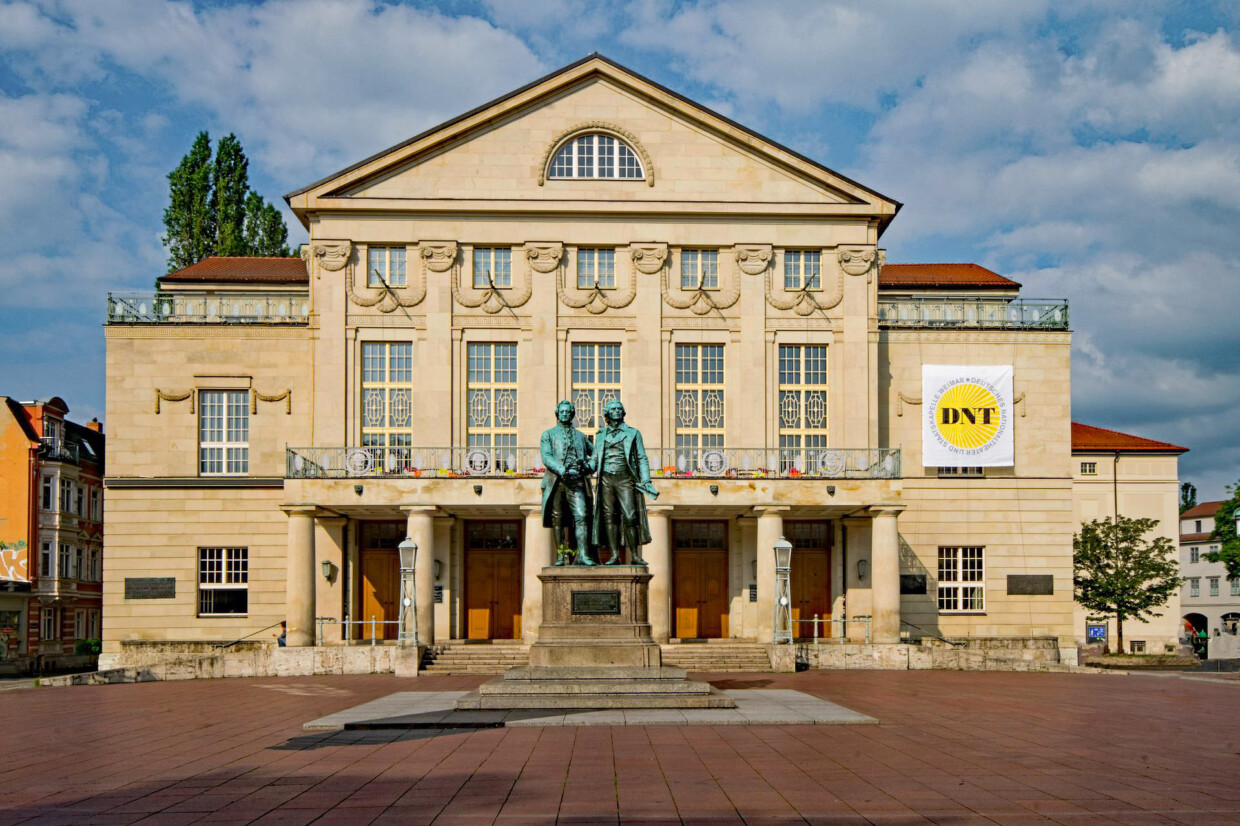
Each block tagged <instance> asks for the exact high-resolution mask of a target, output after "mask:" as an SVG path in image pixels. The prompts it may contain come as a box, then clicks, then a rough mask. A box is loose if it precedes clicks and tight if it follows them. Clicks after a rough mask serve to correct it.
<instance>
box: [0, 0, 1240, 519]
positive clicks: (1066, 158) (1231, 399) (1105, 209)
mask: <svg viewBox="0 0 1240 826" xmlns="http://www.w3.org/2000/svg"><path fill="white" fill-rule="evenodd" d="M594 51H598V52H601V53H602V54H604V55H606V56H607V57H609V58H611V59H612V60H615V61H617V62H619V63H621V64H623V65H625V66H628V67H629V68H631V69H633V70H635V71H637V72H639V73H641V74H643V75H646V76H647V77H650V78H652V79H654V80H655V81H657V82H659V83H661V84H663V85H665V86H667V87H670V88H671V89H673V90H675V91H677V92H680V93H681V94H683V95H686V96H688V97H690V98H692V99H694V100H697V101H699V102H701V103H702V104H704V105H706V106H709V107H711V108H713V109H716V110H718V111H720V112H722V113H724V114H726V115H728V116H729V117H731V118H733V119H735V120H738V121H740V122H741V123H743V124H745V125H747V126H749V127H751V128H753V129H755V130H756V131H758V132H760V133H762V134H765V135H767V136H769V137H771V138H773V139H774V140H776V141H778V142H780V143H783V144H785V145H787V146H790V147H792V148H794V149H796V150H798V151H800V152H801V153H803V154H805V155H808V156H810V157H811V158H814V159H815V160H817V161H819V162H821V163H823V164H825V165H827V166H829V167H831V168H832V169H835V170H837V171H839V172H841V173H843V174H845V175H847V176H849V177H851V178H853V179H855V180H858V181H860V182H862V183H864V184H865V185H867V186H869V187H871V188H873V189H876V190H878V191H879V192H882V193H883V194H884V195H887V196H889V197H891V198H894V199H895V200H898V201H901V202H903V203H904V208H903V210H902V211H901V212H900V214H899V216H898V217H897V218H896V220H895V221H894V222H893V223H892V225H891V227H890V228H889V229H888V230H887V232H886V234H885V235H884V236H883V238H882V245H883V246H884V247H885V248H886V249H887V259H888V261H891V262H918V261H973V262H976V263H979V264H981V265H983V266H985V267H988V268H990V269H993V270H995V271H996V272H999V273H1001V274H1003V275H1006V276H1008V277H1010V278H1013V279H1015V280H1017V281H1019V282H1021V283H1022V284H1024V290H1023V294H1024V295H1025V296H1027V297H1031V298H1067V299H1069V301H1070V302H1071V318H1072V327H1073V330H1074V335H1073V353H1072V415H1073V419H1074V420H1076V421H1080V422H1085V423H1088V424H1092V425H1096V426H1099V427H1107V428H1112V429H1116V430H1120V431H1124V432H1127V433H1134V434H1137V435H1140V436H1146V437H1148V438H1153V439H1159V440H1163V441H1169V442H1174V443H1176V444H1180V445H1183V446H1186V447H1188V448H1190V449H1191V451H1190V452H1189V453H1188V454H1186V455H1185V456H1184V457H1183V458H1182V459H1181V461H1180V476H1181V479H1182V480H1185V481H1190V482H1193V483H1194V484H1195V485H1197V487H1198V488H1199V498H1201V499H1202V500H1206V499H1218V498H1223V496H1224V490H1223V488H1224V485H1226V484H1230V483H1233V482H1235V481H1236V480H1237V479H1238V478H1240V414H1238V413H1237V410H1238V408H1240V324H1238V323H1237V320H1238V319H1240V289H1238V285H1240V220H1238V219H1240V4H1237V3H1235V2H1232V0H1196V2H1184V3H1159V2H1145V1H1144V0H1074V2H1071V3H1062V2H1060V3H1055V2H1050V0H993V1H991V2H986V0H916V1H915V2H914V0H905V2H895V0H855V1H854V0H841V1H840V2H827V0H761V1H760V2H748V0H744V1H743V0H713V1H709V0H703V2H692V1H691V0H682V1H681V2H670V0H633V1H632V2H607V3H604V2H588V1H587V0H512V1H511V2H507V1H506V0H459V1H457V2H440V3H397V2H377V0H269V1H268V2H171V1H165V0H0V331H2V332H0V394H4V395H11V396H15V397H18V398H21V399H29V398H35V397H38V398H46V397H49V396H52V395H59V396H62V397H63V398H65V400H66V401H67V402H68V403H69V405H70V407H71V408H72V413H71V414H70V417H71V418H73V419H75V420H78V421H85V420H88V419H90V418H91V417H93V416H97V417H99V418H100V419H103V418H104V343H103V331H102V322H103V318H104V310H105V296H106V292H107V291H108V290H134V289H151V288H152V286H153V283H154V280H155V278H157V277H158V276H159V275H161V274H163V273H164V272H165V271H166V263H167V253H166V250H165V249H164V247H163V246H162V243H161V240H160V236H161V232H162V230H163V224H162V214H163V210H164V207H165V206H166V203H167V180H166V175H167V173H168V172H169V171H170V170H171V169H172V168H173V167H175V166H176V164H177V163H178V161H179V160H180V158H181V156H182V155H184V154H185V152H186V151H187V150H188V148H189V146H190V144H191V142H192V141H193V138H194V136H195V135H196V134H197V133H198V132H199V131H201V130H207V131H208V132H209V133H210V134H211V136H212V138H213V139H216V138H219V137H221V136H223V135H225V134H228V133H229V132H232V133H235V134H236V135H237V136H238V137H239V138H240V140H241V142H242V144H243V145H244V147H245V149H246V152H247V154H248V155H249V158H250V181H251V184H252V186H254V188H255V189H257V190H258V191H259V192H260V193H261V194H263V195H264V196H265V197H266V198H267V199H268V200H270V201H275V202H278V203H279V204H280V206H281V207H283V206H284V204H283V200H282V197H281V196H283V194H284V193H286V192H290V191H292V190H294V189H297V188H299V187H301V186H304V185H305V184H308V183H310V182H312V181H315V180H318V179H319V178H321V177H323V176H325V175H327V174H329V173H331V172H334V171H336V170H338V169H340V168H342V167H344V166H347V165H349V164H350V163H353V162H355V161H358V160H360V159H362V158H365V157H367V156H369V155H371V154H373V153H375V152H377V151H379V150H381V149H383V148H385V147H388V146H391V145H392V144H395V143H398V142H399V141H401V140H403V139H405V138H407V137H410V136H412V135H414V134H416V133H418V132H420V131H422V130H424V129H426V128H428V127H431V126H434V125H435V124H437V123H440V122H442V121H444V120H447V119H449V118H451V117H453V116H455V115H457V114H460V113H462V112H465V111H467V110H469V109H471V108H473V107H475V106H477V105H478V104H480V103H484V102H486V101H488V100H491V99H492V98H494V97H497V96H499V95H502V94H504V93H506V92H508V91H511V90H512V89H515V88H517V87H518V86H521V85H523V84H525V83H527V82H529V81H531V80H534V79H535V78H538V77H541V76H542V75H544V74H547V73H549V72H551V71H554V70H556V69H558V68H560V67H562V66H565V65H567V64H569V63H572V62H574V61H576V60H578V59H579V58H581V57H583V56H585V55H587V54H589V53H591V52H594ZM285 213H286V216H287V221H288V224H289V228H290V234H291V240H293V241H304V240H306V234H305V232H304V230H302V228H301V226H300V224H298V223H297V222H296V220H295V219H294V218H293V217H292V215H291V213H288V212H287V210H285ZM105 426H106V421H105Z"/></svg>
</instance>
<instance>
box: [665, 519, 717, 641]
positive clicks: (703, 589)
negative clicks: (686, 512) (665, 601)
mask: <svg viewBox="0 0 1240 826" xmlns="http://www.w3.org/2000/svg"><path fill="white" fill-rule="evenodd" d="M672 547H673V549H674V550H673V561H672V611H673V616H674V618H675V626H676V627H675V635H676V636H677V637H679V638H680V639H701V638H718V637H726V636H727V635H728V525H727V523H726V522H679V521H678V522H674V523H673V528H672Z"/></svg>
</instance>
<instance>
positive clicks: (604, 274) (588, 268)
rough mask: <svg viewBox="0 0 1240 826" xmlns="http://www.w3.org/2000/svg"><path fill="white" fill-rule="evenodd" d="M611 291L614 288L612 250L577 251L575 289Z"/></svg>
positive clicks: (613, 254) (614, 260)
mask: <svg viewBox="0 0 1240 826" xmlns="http://www.w3.org/2000/svg"><path fill="white" fill-rule="evenodd" d="M596 287H597V288H598V289H600V290H613V289H615V287H616V251H615V250H614V249H579V250H577V289H579V290H591V289H594V288H596Z"/></svg>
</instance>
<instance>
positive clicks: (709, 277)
mask: <svg viewBox="0 0 1240 826" xmlns="http://www.w3.org/2000/svg"><path fill="white" fill-rule="evenodd" d="M680 288H681V289H682V290H717V289H719V250H681V253H680Z"/></svg>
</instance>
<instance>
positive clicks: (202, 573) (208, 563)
mask: <svg viewBox="0 0 1240 826" xmlns="http://www.w3.org/2000/svg"><path fill="white" fill-rule="evenodd" d="M220 591H243V592H245V608H246V610H244V611H205V610H203V609H204V608H207V607H215V606H208V605H207V602H208V597H207V594H211V593H214V592H220ZM249 612H250V549H249V548H228V547H210V548H199V549H198V616H200V617H244V616H247V615H248V614H249Z"/></svg>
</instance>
